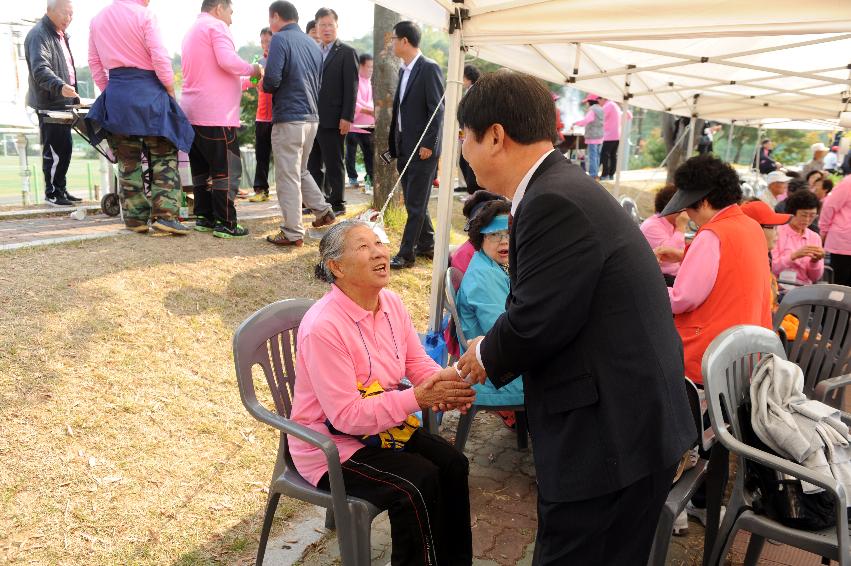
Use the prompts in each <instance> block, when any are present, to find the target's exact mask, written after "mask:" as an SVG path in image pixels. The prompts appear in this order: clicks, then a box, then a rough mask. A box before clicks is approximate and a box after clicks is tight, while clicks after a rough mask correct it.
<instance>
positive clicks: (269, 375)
mask: <svg viewBox="0 0 851 566" xmlns="http://www.w3.org/2000/svg"><path fill="white" fill-rule="evenodd" d="M313 303H314V301H310V300H307V299H289V300H285V301H278V302H277V303H272V304H271V305H267V306H265V307H263V308H262V309H260V310H259V311H257V312H255V313H254V314H253V315H251V316H250V317H248V319H246V320H245V322H243V323H242V324H241V325H240V326H239V328H238V329H237V330H236V333H235V334H234V337H233V358H234V363H235V364H236V377H237V382H238V383H239V394H240V397H242V403H243V404H244V405H245V408H246V409H248V412H249V413H251V416H253V417H254V418H255V419H257V420H259V421H260V422H263V423H266V424H267V425H269V426H271V427H274V428H276V429H278V431H280V433H281V434H280V440H279V442H278V456H277V458H276V460H275V469H274V471H273V473H272V482H271V484H270V485H269V498H268V501H267V503H266V514H265V516H264V518H263V530H262V531H261V533H260V545H259V548H258V549H257V564H258V565H260V564H262V563H263V555H264V554H265V551H266V543H267V541H268V538H269V531H270V529H271V528H272V519H273V518H274V517H275V509H276V508H277V507H278V500H279V499H280V497H281V495H282V494H283V495H286V496H288V497H293V498H295V499H300V500H302V501H307V502H309V503H313V504H314V505H319V506H320V507H324V508H325V509H327V515H326V526H327V527H328V528H334V523H336V525H337V540H338V542H339V545H340V556H341V558H342V561H343V564H344V565H345V566H369V563H370V529H371V526H372V520H373V519H374V518H375V517H376V515H378V514H379V513H380V512H381V511H380V510H379V509H378V508H377V507H375V506H374V505H372V504H371V503H369V502H367V501H364V500H362V499H356V498H354V497H347V496H346V487H345V485H344V484H343V472H342V468H341V467H340V454H339V452H338V451H337V445H336V444H334V441H333V440H331V439H330V438H328V437H327V436H325V435H323V434H320V433H318V432H316V431H314V430H311V429H309V428H307V427H305V426H302V425H300V424H298V423H296V422H293V421H291V420H289V418H287V416H288V415H289V414H290V411H291V410H292V392H293V391H294V388H295V377H296V376H295V351H296V335H297V333H298V326H299V324H300V323H301V319H302V317H304V314H305V313H306V312H307V310H308V309H309V308H310V307H311V306H312V305H313ZM254 366H260V367H261V368H262V370H263V375H264V376H265V377H266V383H267V385H268V386H269V390H270V391H271V395H272V399H273V400H274V403H275V412H274V413H273V412H272V411H270V410H268V409H267V408H266V407H264V406H263V405H262V404H261V403H260V402H259V401H258V400H257V393H256V391H255V388H254V379H253V377H252V369H253V368H254ZM287 435H292V436H294V437H296V438H298V439H300V440H303V441H304V442H307V443H309V444H312V445H313V446H316V447H317V448H319V449H320V450H322V452H323V453H324V454H325V458H326V460H327V461H328V478H329V480H330V484H331V491H330V492H328V491H324V490H322V489H318V488H316V487H314V486H313V485H311V484H309V483H308V482H307V481H306V480H305V479H304V478H302V477H301V475H300V474H299V473H298V471H297V470H296V469H295V466H294V465H293V461H292V458H291V457H290V453H289V448H288V446H287Z"/></svg>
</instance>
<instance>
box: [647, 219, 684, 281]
mask: <svg viewBox="0 0 851 566" xmlns="http://www.w3.org/2000/svg"><path fill="white" fill-rule="evenodd" d="M641 233H642V234H644V237H645V238H647V242H648V243H649V244H650V247H651V248H653V249H656V248H658V247H659V246H665V247H671V248H677V249H680V250H682V249H685V247H686V235H685V234H684V233H683V232H680V231H679V230H677V229H676V228H674V225H673V224H671V223H670V222H668V220H667V219H666V218H665V217H664V216H659V215H658V214H654V215H653V216H651V217H650V218H648V219H647V220H645V221H644V222H642V223H641ZM659 267H661V268H662V273H664V274H666V275H676V274H677V272H678V271H679V270H680V264H679V263H676V262H662V263H660V264H659Z"/></svg>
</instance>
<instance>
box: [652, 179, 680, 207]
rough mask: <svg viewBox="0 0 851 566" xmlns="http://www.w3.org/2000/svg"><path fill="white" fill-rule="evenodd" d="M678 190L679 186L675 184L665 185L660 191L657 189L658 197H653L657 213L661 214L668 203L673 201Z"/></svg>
mask: <svg viewBox="0 0 851 566" xmlns="http://www.w3.org/2000/svg"><path fill="white" fill-rule="evenodd" d="M676 192H677V187H676V186H675V185H670V184H669V185H665V186H664V187H662V188H661V189H659V190H658V191H656V197H655V198H654V199H653V210H655V211H656V214H659V213H660V212H662V211H663V210H665V207H666V206H668V203H669V202H671V199H672V198H674V193H676Z"/></svg>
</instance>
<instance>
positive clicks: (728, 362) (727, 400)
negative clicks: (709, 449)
mask: <svg viewBox="0 0 851 566" xmlns="http://www.w3.org/2000/svg"><path fill="white" fill-rule="evenodd" d="M766 354H774V355H775V356H778V357H780V358H782V359H786V352H784V351H783V345H782V344H781V342H780V338H778V337H777V334H775V333H774V332H772V331H771V330H768V329H767V328H762V327H761V326H751V325H739V326H734V327H732V328H728V329H727V330H725V331H724V332H722V333H721V334H719V335H718V336H717V337H716V338H715V339H714V340H713V341H712V343H711V344H710V345H709V347H708V348H707V349H706V352H705V353H704V354H703V386H704V387H705V388H706V397H707V400H708V401H709V403H708V405H709V407H708V408H709V420H710V421H711V422H712V427H713V428H714V429H715V435H716V438H717V439H719V440H720V441H721V443H722V444H723V445H724V446H725V447H726V448H728V449H731V446H730V444H729V443H728V442H727V439H728V438H729V434H730V432H728V431H727V427H726V426H724V423H729V425H730V431H731V432H732V434H733V436H734V437H735V438H736V439H738V440H739V441H742V442H744V440H743V436H742V428H741V426H740V423H739V407H740V406H741V405H742V403H744V402H745V401H747V400H748V399H749V398H750V381H751V374H752V373H753V369H754V368H755V367H756V365H757V364H758V363H759V361H760V360H761V359H762V357H763V356H765V355H766Z"/></svg>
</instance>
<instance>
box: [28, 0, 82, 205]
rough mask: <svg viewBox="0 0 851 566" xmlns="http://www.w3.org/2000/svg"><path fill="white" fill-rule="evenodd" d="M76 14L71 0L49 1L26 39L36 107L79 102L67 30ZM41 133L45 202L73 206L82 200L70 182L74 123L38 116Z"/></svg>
mask: <svg viewBox="0 0 851 566" xmlns="http://www.w3.org/2000/svg"><path fill="white" fill-rule="evenodd" d="M73 16H74V7H73V5H72V3H71V0H48V2H47V13H46V14H45V15H44V17H43V18H42V19H41V20H40V21H39V22H38V23H37V24H36V25H35V26H33V28H32V29H31V30H30V32H29V33H28V34H27V37H26V39H25V40H24V53H25V56H26V59H27V68H28V69H29V73H30V75H29V92H28V93H27V105H28V106H30V107H32V108H34V109H36V110H57V109H63V108H65V107H67V106H68V105H71V104H76V103H79V102H80V100H79V95H78V94H77V76H76V72H75V71H74V58H73V57H72V56H71V47H70V46H69V44H68V36H67V35H66V33H65V30H66V29H68V25H69V24H70V23H71V19H72V18H73ZM38 127H39V132H40V134H41V146H42V151H43V154H42V162H41V164H42V170H43V171H44V201H45V202H46V203H47V204H49V205H51V206H73V205H74V203H75V202H77V201H80V200H82V199H80V198H77V197H75V196H73V195H71V194H70V193H69V192H68V187H67V185H66V175H67V173H68V165H69V164H70V163H71V148H72V145H71V126H65V125H62V124H47V123H45V121H44V117H43V116H42V115H41V114H39V115H38Z"/></svg>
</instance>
